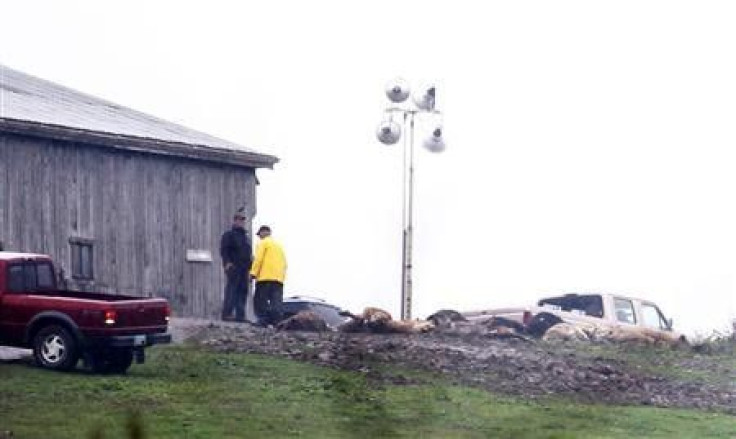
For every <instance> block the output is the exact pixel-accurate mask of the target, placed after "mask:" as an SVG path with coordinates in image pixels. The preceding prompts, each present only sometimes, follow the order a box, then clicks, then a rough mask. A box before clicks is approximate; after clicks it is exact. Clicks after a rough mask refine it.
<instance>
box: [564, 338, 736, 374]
mask: <svg viewBox="0 0 736 439" xmlns="http://www.w3.org/2000/svg"><path fill="white" fill-rule="evenodd" d="M711 346H712V347H711V348H710V349H705V352H702V353H698V352H694V351H693V350H692V349H690V348H685V347H681V348H677V349H672V348H668V347H653V346H642V345H620V344H589V343H579V344H575V345H574V349H575V352H576V354H577V355H580V356H584V357H588V358H603V359H614V360H618V361H623V362H625V363H626V364H627V365H628V366H629V367H634V368H637V369H639V370H641V371H645V372H648V373H652V374H656V375H661V376H665V377H671V378H674V379H680V380H688V381H694V382H701V383H708V384H714V385H723V384H725V385H728V384H733V380H734V371H736V355H734V353H735V352H734V346H736V344H734V343H733V342H728V341H725V342H718V343H711ZM707 347H708V346H706V348H707ZM550 348H551V349H554V348H555V345H552V346H550Z"/></svg>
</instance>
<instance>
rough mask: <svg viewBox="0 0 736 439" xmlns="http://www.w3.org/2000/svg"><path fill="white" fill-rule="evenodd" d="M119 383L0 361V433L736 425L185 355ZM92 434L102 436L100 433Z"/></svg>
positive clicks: (162, 354) (404, 433)
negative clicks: (137, 419)
mask: <svg viewBox="0 0 736 439" xmlns="http://www.w3.org/2000/svg"><path fill="white" fill-rule="evenodd" d="M149 353H150V356H149V359H148V362H147V364H145V365H143V366H134V367H133V368H132V369H131V371H130V373H129V375H127V376H97V375H89V374H85V373H69V374H61V373H51V372H47V371H43V370H40V369H36V368H31V367H28V366H24V365H20V364H15V365H0V432H2V431H3V430H12V431H13V432H14V433H15V437H18V438H24V439H25V438H48V437H52V438H74V439H78V438H84V437H90V436H91V435H92V433H93V432H94V431H96V430H100V429H101V430H103V431H104V437H106V438H124V437H127V436H126V434H125V425H126V422H128V419H129V417H130V414H131V413H134V412H139V413H140V416H141V419H142V420H143V426H144V430H145V433H146V437H148V438H177V439H185V438H244V437H253V438H260V437H314V438H325V437H340V438H343V437H356V438H361V437H376V438H384V437H407V438H415V437H430V438H431V437H437V438H455V437H458V438H459V437H468V438H472V437H477V438H482V437H513V438H527V437H528V438H631V437H651V438H657V437H662V438H665V437H666V438H672V437H677V438H688V437H692V438H719V437H721V438H731V437H734V436H736V417H733V416H728V415H722V414H714V413H707V412H700V411H688V410H669V409H667V410H665V409H656V408H651V407H610V406H584V405H578V404H571V403H568V402H564V401H552V400H550V401H545V402H527V401H519V400H514V399H511V398H506V397H498V396H495V395H491V394H488V393H486V392H483V391H480V390H475V389H469V388H463V387H456V386H451V385H449V384H444V383H437V384H435V385H432V386H430V385H411V386H385V387H383V388H380V387H377V386H375V385H374V384H371V383H370V382H369V381H367V380H366V379H365V377H364V376H362V375H361V374H357V373H347V372H338V371H333V370H330V369H325V368H318V367H315V366H311V365H307V364H303V363H297V362H293V361H288V360H283V359H275V358H268V357H261V356H252V355H239V354H216V353H209V352H204V351H201V350H197V349H194V348H184V347H165V348H154V349H151V350H150V351H149ZM98 437H100V436H99V435H98Z"/></svg>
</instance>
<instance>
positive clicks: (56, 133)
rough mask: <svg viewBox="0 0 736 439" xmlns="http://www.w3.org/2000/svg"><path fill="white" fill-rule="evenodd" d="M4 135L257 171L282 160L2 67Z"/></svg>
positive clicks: (0, 109)
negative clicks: (217, 163)
mask: <svg viewBox="0 0 736 439" xmlns="http://www.w3.org/2000/svg"><path fill="white" fill-rule="evenodd" d="M0 131H5V132H11V133H17V134H26V135H33V136H39V137H45V138H52V139H61V140H69V141H75V142H81V143H88V144H91V145H98V146H103V147H111V148H117V149H123V150H134V151H141V152H149V153H154V154H164V155H170V156H177V157H187V158H192V159H198V160H207V161H214V162H220V163H229V164H234V165H241V166H249V167H256V168H272V167H273V165H274V164H275V163H277V162H278V158H276V157H274V156H271V155H267V154H261V153H258V152H256V151H254V150H252V149H249V148H246V147H244V146H240V145H238V144H235V143H232V142H229V141H227V140H223V139H219V138H217V137H214V136H210V135H209V134H205V133H202V132H199V131H196V130H193V129H190V128H187V127H184V126H181V125H177V124H175V123H172V122H167V121H165V120H162V119H159V118H156V117H153V116H150V115H148V114H145V113H141V112H139V111H135V110H132V109H130V108H125V107H122V106H120V105H117V104H114V103H111V102H108V101H105V100H103V99H99V98H96V97H94V96H90V95H87V94H84V93H80V92H78V91H76V90H72V89H69V88H66V87H63V86H61V85H58V84H54V83H53V82H49V81H46V80H43V79H39V78H36V77H34V76H31V75H28V74H25V73H22V72H19V71H17V70H13V69H11V68H9V67H5V66H3V65H2V64H0Z"/></svg>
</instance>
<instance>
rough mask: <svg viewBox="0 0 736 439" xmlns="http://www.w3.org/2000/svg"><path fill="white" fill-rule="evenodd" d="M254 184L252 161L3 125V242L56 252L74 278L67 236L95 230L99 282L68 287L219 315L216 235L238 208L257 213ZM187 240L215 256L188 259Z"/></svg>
mask: <svg viewBox="0 0 736 439" xmlns="http://www.w3.org/2000/svg"><path fill="white" fill-rule="evenodd" d="M255 186H256V179H255V171H254V170H253V169H251V168H242V167H236V166H230V165H219V164H214V163H206V162H199V161H194V160H188V159H179V158H170V157H166V156H160V155H159V156H156V155H152V154H147V153H143V152H141V153H134V152H125V151H116V150H112V149H109V148H100V147H96V146H89V145H80V144H73V143H69V142H61V141H53V140H46V139H39V138H32V137H24V136H19V135H9V134H3V133H0V242H3V244H4V246H5V249H6V250H14V251H28V252H38V253H48V254H50V255H52V256H53V257H54V259H55V260H56V261H57V263H58V264H59V265H60V266H61V267H62V268H63V269H64V271H65V272H66V273H67V277H69V278H70V277H71V247H70V244H69V239H70V238H73V237H80V238H88V239H92V240H93V242H94V244H93V251H94V281H92V282H82V281H73V280H70V283H69V286H70V287H71V288H76V289H83V290H100V291H105V292H118V293H132V294H138V295H144V296H163V297H166V298H168V299H169V301H170V302H171V304H172V307H173V308H174V312H175V313H176V314H178V315H184V316H201V317H215V316H217V315H219V313H220V309H221V304H222V291H223V286H224V277H223V274H222V269H221V266H222V263H221V260H220V257H219V241H220V236H221V234H222V232H223V231H224V230H225V229H227V228H229V227H230V224H231V220H232V214H233V211H234V209H235V208H236V207H238V206H240V205H243V204H245V205H246V206H247V210H248V214H249V219H250V218H252V217H253V216H254V214H255V205H256V204H255ZM249 226H250V225H248V228H249V230H250V227H249ZM187 249H206V250H210V251H211V252H212V259H213V260H212V262H210V263H206V262H205V263H202V262H187V260H186V252H187Z"/></svg>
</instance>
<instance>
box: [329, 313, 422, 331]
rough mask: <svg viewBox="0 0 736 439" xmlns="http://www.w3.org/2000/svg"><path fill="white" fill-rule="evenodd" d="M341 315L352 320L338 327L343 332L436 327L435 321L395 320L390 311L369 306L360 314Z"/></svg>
mask: <svg viewBox="0 0 736 439" xmlns="http://www.w3.org/2000/svg"><path fill="white" fill-rule="evenodd" d="M340 315H343V316H347V317H350V318H351V319H352V320H351V321H349V322H347V323H344V324H343V325H341V326H340V327H339V328H338V329H339V331H341V332H370V333H374V334H416V333H420V332H427V331H430V330H432V329H433V328H434V323H432V322H430V321H426V320H425V321H422V320H398V321H397V320H393V319H392V318H391V314H390V313H389V312H388V311H384V310H382V309H380V308H374V307H367V308H365V309H364V310H363V312H362V313H361V314H360V315H356V314H352V313H351V312H349V311H343V312H341V313H340Z"/></svg>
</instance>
